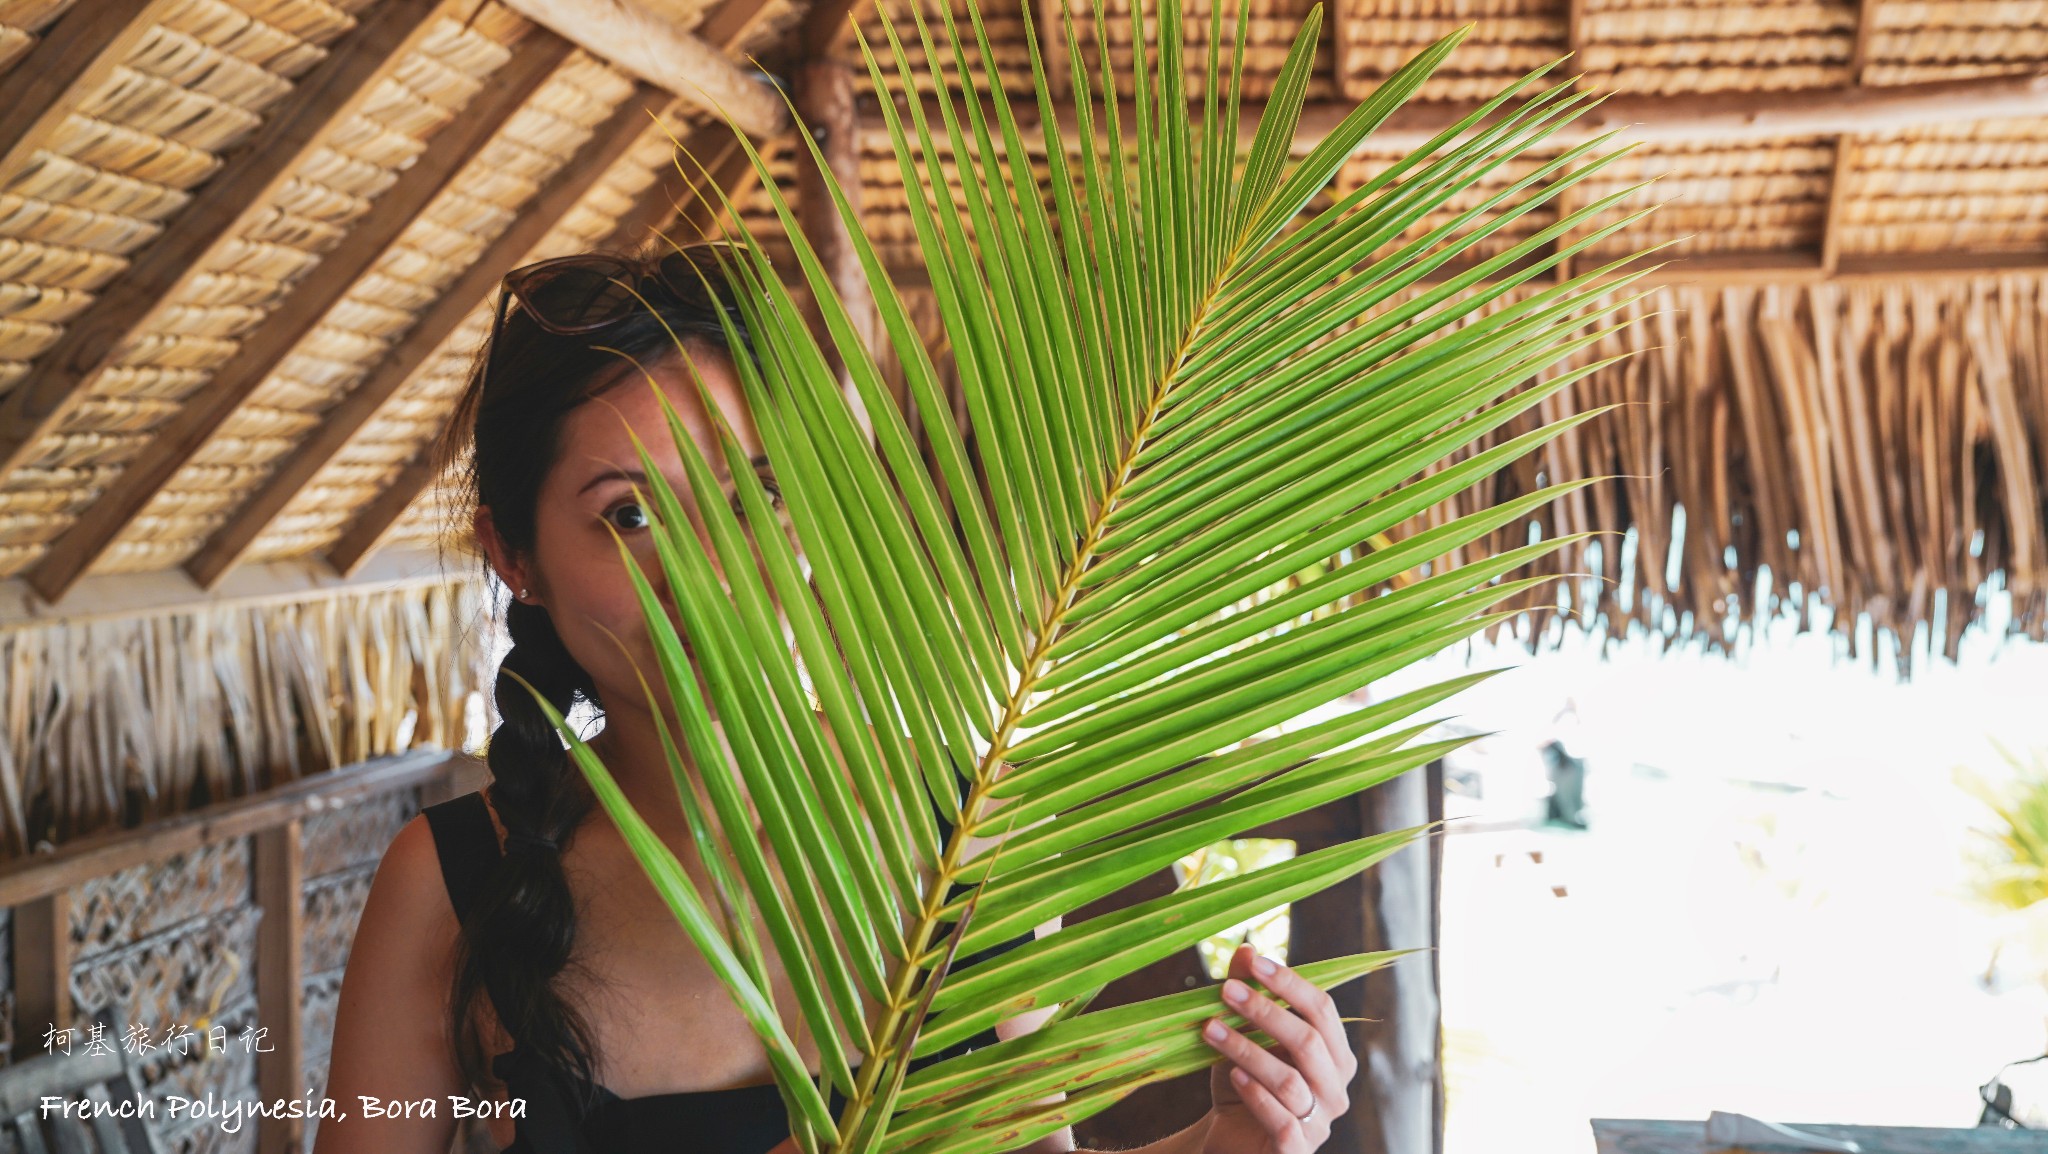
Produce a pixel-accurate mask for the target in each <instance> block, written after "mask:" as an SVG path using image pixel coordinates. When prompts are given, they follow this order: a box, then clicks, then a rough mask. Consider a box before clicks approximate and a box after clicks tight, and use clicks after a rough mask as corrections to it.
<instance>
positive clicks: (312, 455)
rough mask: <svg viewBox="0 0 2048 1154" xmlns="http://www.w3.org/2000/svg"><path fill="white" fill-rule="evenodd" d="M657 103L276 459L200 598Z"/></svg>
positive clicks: (554, 187)
mask: <svg viewBox="0 0 2048 1154" xmlns="http://www.w3.org/2000/svg"><path fill="white" fill-rule="evenodd" d="M655 95H656V94H655V91H654V89H653V88H652V87H649V86H644V85H643V86H641V87H639V88H638V89H636V90H635V91H634V94H633V96H632V97H631V98H629V99H628V100H627V101H626V102H625V103H624V104H622V105H620V106H619V110H618V111H617V112H614V113H612V115H611V117H610V118H609V119H607V120H606V121H605V122H604V123H603V124H601V125H599V126H598V129H597V131H596V132H594V133H592V134H591V136H590V139H589V140H586V141H585V142H584V143H583V147H581V148H579V149H577V151H576V155H575V156H573V157H571V158H570V160H569V162H568V163H567V164H565V165H563V166H562V167H561V169H560V170H558V171H557V172H556V173H555V175H554V176H553V177H552V178H551V179H550V180H549V181H548V183H547V184H546V185H544V186H543V187H542V188H541V190H540V191H539V192H538V193H537V194H536V195H535V196H534V198H533V199H532V200H531V201H529V202H528V203H527V204H526V205H525V206H524V207H523V208H522V209H521V210H520V213H519V216H518V218H517V219H515V220H514V221H513V222H512V225H511V227H510V228H507V229H506V230H505V231H504V232H503V233H502V234H500V235H499V237H498V239H496V240H494V241H492V242H491V246H490V247H489V248H487V249H485V250H484V252H483V255H482V256H480V257H478V258H477V259H476V260H475V261H474V262H473V263H471V265H470V266H469V268H468V270H467V271H465V272H464V273H463V274H462V275H461V276H460V277H457V278H456V280H455V283H454V284H452V285H450V286H448V289H447V291H445V292H443V293H442V294H441V298H440V299H439V300H438V301H435V302H434V306H433V307H432V308H430V309H428V310H427V313H426V315H425V316H423V317H421V318H420V320H419V323H418V324H415V325H414V326H413V327H412V329H411V330H410V331H408V332H407V333H406V334H405V336H404V337H403V338H402V339H400V340H399V342H398V343H397V344H396V345H394V346H392V348H391V351H390V352H388V353H386V354H385V356H384V359H383V360H382V361H380V362H378V365H377V368H376V370H375V371H374V372H373V373H371V374H370V377H369V379H368V380H365V381H364V382H363V383H362V384H360V385H358V386H356V387H355V388H354V389H352V390H350V391H349V394H348V395H347V396H346V397H343V398H342V400H341V403H340V404H337V405H336V406H334V407H333V408H332V409H329V410H328V411H327V412H325V413H323V414H322V415H321V418H320V424H319V425H317V426H316V427H315V428H314V429H313V431H312V435H311V436H309V437H308V438H307V439H306V440H305V441H304V442H303V443H302V444H300V445H299V446H298V447H297V448H296V449H294V450H293V451H292V452H291V453H290V454H289V455H287V456H286V457H285V458H284V459H283V461H282V462H281V463H280V464H279V465H278V467H277V469H276V471H274V472H272V473H271V475H270V477H269V478H268V479H267V480H265V481H264V483H263V487H262V488H261V489H259V490H257V492H256V493H255V494H254V495H253V496H252V497H250V498H249V499H248V500H246V501H244V502H243V503H242V505H241V507H240V508H239V509H237V510H236V511H235V514H234V516H233V517H230V518H229V519H228V521H227V523H226V524H224V525H222V526H221V527H220V528H219V529H218V530H216V531H215V532H214V534H213V536H212V537H210V538H208V539H207V542H206V544H205V545H203V546H201V547H200V549H199V551H198V552H197V553H195V554H193V556H192V559H191V560H190V561H188V562H186V564H185V570H186V572H188V573H190V574H191V575H192V579H193V580H194V581H197V582H198V583H199V584H200V585H201V586H202V587H204V588H207V589H211V588H213V587H214V586H216V585H218V584H219V583H220V579H221V578H222V577H223V576H225V575H226V573H227V572H228V570H229V569H231V568H232V567H234V565H235V564H236V563H238V562H239V561H240V560H241V559H242V557H243V556H244V555H246V554H247V553H248V551H249V547H250V546H252V545H254V544H255V543H256V541H257V539H258V538H259V537H261V536H262V535H263V532H264V530H266V529H268V528H269V527H270V525H271V523H272V522H273V521H275V520H277V516H278V514H280V513H282V512H284V510H285V507H286V506H288V505H290V504H291V501H292V498H294V497H296V496H298V494H299V491H300V490H302V489H304V488H305V487H306V486H307V485H308V484H311V483H312V480H313V478H314V477H316V476H318V475H319V473H320V471H321V470H322V469H324V468H326V467H327V464H328V462H330V461H332V460H333V459H334V457H335V455H336V454H338V453H340V452H341V450H342V448H343V447H345V446H346V445H347V444H348V442H349V441H350V440H351V439H352V438H354V436H355V434H356V433H357V432H358V431H359V430H361V429H362V427H363V426H364V425H365V424H368V423H369V421H370V419H371V418H372V417H374V416H376V414H377V412H378V410H380V409H382V408H383V407H384V403H385V402H386V401H389V400H390V399H391V398H392V397H393V396H395V395H396V394H397V392H398V390H399V389H400V388H402V387H404V385H405V382H407V381H409V380H411V379H412V376H413V374H414V373H415V372H417V371H419V367H420V366H421V365H423V364H425V363H426V362H427V360H428V358H430V357H432V356H433V355H434V353H435V352H436V351H438V350H439V349H440V347H441V345H442V342H444V341H446V340H447V339H448V334H450V333H452V332H454V331H455V330H456V328H457V327H458V326H460V325H461V324H462V322H463V321H464V320H466V319H468V318H469V316H470V315H471V314H472V313H474V312H476V310H477V309H479V308H481V307H483V306H484V305H485V304H487V303H488V302H489V301H490V299H491V293H492V292H493V290H495V289H496V288H497V287H498V282H499V280H500V279H501V278H503V277H504V275H505V273H506V271H507V270H509V269H512V268H514V267H516V266H517V265H518V264H519V263H520V262H521V260H523V259H524V258H525V256H526V254H527V253H529V252H531V251H532V250H533V247H534V246H535V245H537V244H539V243H540V242H541V240H542V239H543V238H544V237H546V236H547V234H548V233H549V232H550V231H552V230H553V229H554V227H555V225H557V224H558V223H560V222H561V220H562V218H563V217H564V216H567V215H568V214H569V212H570V211H571V210H572V209H574V208H575V207H576V206H577V205H578V204H580V203H582V200H583V198H584V196H585V195H587V194H588V193H589V192H590V190H591V188H592V187H594V186H595V185H596V184H597V182H598V181H599V180H601V179H602V178H603V177H604V174H605V172H606V171H608V170H609V169H610V168H611V166H612V165H613V164H615V163H617V161H618V160H619V159H620V158H621V157H623V156H624V155H625V154H626V151H627V150H628V149H630V148H632V146H633V144H634V143H635V142H636V141H638V140H639V139H640V137H641V134H642V133H644V132H646V131H647V128H648V119H647V112H646V110H645V108H644V107H643V105H644V102H646V101H647V100H650V99H654V98H655ZM718 131H720V132H721V133H723V134H724V135H725V136H726V137H727V138H728V139H730V138H731V136H732V133H731V130H729V129H727V128H725V127H724V126H722V125H721V126H719V129H718Z"/></svg>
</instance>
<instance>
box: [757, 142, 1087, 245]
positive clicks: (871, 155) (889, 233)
mask: <svg viewBox="0 0 2048 1154" xmlns="http://www.w3.org/2000/svg"><path fill="white" fill-rule="evenodd" d="M938 144H939V149H938V159H939V168H940V171H941V172H942V173H943V174H944V176H945V182H946V190H947V193H948V195H950V196H951V198H952V203H953V204H956V205H958V206H960V209H959V211H960V214H961V220H962V223H963V225H965V226H966V227H967V229H968V231H969V234H970V235H972V232H973V226H972V224H971V222H969V221H968V220H967V208H966V204H967V202H966V201H965V200H964V199H963V195H962V193H961V191H960V189H961V184H960V161H959V159H958V158H956V157H955V156H954V155H953V151H952V149H951V147H950V146H948V145H947V144H946V143H945V142H944V141H943V140H941V141H939V142H938ZM912 147H913V148H915V147H916V145H915V144H913V145H912ZM920 157H921V154H920ZM920 162H921V160H920ZM806 163H808V162H806ZM967 164H968V167H969V169H970V170H971V171H972V172H974V173H975V175H976V177H977V179H979V176H980V173H981V172H982V171H984V170H983V169H982V168H981V160H980V155H979V150H974V149H971V150H970V152H969V154H968V159H967ZM770 171H772V172H774V173H775V177H776V185H777V187H778V188H780V189H781V191H782V195H783V196H784V197H785V198H786V199H787V200H789V202H790V203H791V205H792V206H793V205H795V203H796V202H797V199H798V197H797V190H796V171H797V170H796V158H795V155H794V152H793V151H791V150H784V151H783V152H782V153H780V154H779V155H777V156H775V157H773V158H772V161H771V164H770ZM1030 171H1031V175H1032V180H1033V187H1037V188H1048V187H1049V186H1048V183H1047V182H1048V178H1049V176H1050V171H1051V170H1050V169H1049V168H1048V167H1047V164H1046V159H1045V154H1044V153H1043V152H1040V151H1037V150H1036V149H1034V150H1033V151H1032V153H1031V168H1030ZM1069 171H1070V172H1071V173H1072V174H1073V175H1074V177H1075V178H1076V179H1075V185H1074V193H1075V197H1076V199H1077V200H1080V199H1082V198H1083V197H1085V190H1084V189H1083V188H1082V186H1081V183H1080V180H1079V177H1080V173H1079V172H1078V171H1077V170H1076V169H1075V167H1074V166H1073V165H1070V166H1069ZM859 173H860V182H861V205H860V208H861V220H862V222H863V224H864V226H865V231H866V233H867V235H868V238H869V239H870V240H872V241H873V242H874V244H875V248H876V250H877V251H878V252H879V253H880V255H881V257H882V260H883V262H884V263H886V264H889V265H892V266H908V267H912V268H917V267H922V265H923V257H922V253H921V251H920V250H919V248H918V244H917V230H916V227H915V226H914V224H913V223H912V219H911V215H910V205H909V202H908V201H907V200H905V198H904V188H903V180H902V177H901V170H900V169H899V168H898V167H897V163H896V150H895V149H894V147H892V146H891V144H890V142H889V137H888V135H887V134H886V133H882V132H867V133H863V134H862V135H861V141H860V167H859ZM1006 183H1007V182H1006ZM1010 187H1012V188H1015V187H1021V186H1019V185H1010ZM919 188H920V190H921V191H923V192H924V193H925V195H926V198H927V202H928V203H929V202H930V199H931V196H932V190H931V189H930V187H929V186H928V185H923V184H920V186H919ZM1043 203H1044V205H1045V210H1046V213H1047V215H1048V217H1050V216H1051V215H1052V214H1053V213H1054V212H1055V211H1056V209H1055V205H1054V203H1053V197H1052V195H1051V193H1050V192H1048V193H1047V194H1046V195H1045V197H1044V201H1043ZM1084 203H1085V201H1084ZM933 211H937V209H936V208H934V209H933ZM741 216H742V218H743V219H744V220H745V221H746V222H747V228H748V229H749V230H750V231H751V232H752V233H753V234H754V237H755V239H757V240H759V241H760V242H761V245H762V247H763V248H765V249H767V250H769V252H770V253H771V254H773V255H775V256H778V257H779V256H780V254H781V253H783V252H786V251H788V247H789V245H788V242H787V241H786V240H785V239H784V237H783V229H782V224H781V222H780V221H779V220H778V219H777V218H776V216H775V211H774V208H773V206H772V205H770V204H769V203H768V201H767V198H766V197H765V196H761V195H757V196H755V197H754V198H753V199H752V200H751V201H749V202H748V205H747V208H746V210H745V211H744V212H743V213H742V214H741ZM792 259H793V258H792Z"/></svg>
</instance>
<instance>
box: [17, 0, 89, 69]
mask: <svg viewBox="0 0 2048 1154" xmlns="http://www.w3.org/2000/svg"><path fill="white" fill-rule="evenodd" d="M75 3H77V0H8V2H7V3H4V4H0V76H5V75H6V74H7V73H8V72H9V71H11V70H12V69H13V68H14V66H15V65H17V64H19V63H21V61H22V60H23V59H24V58H26V57H27V56H28V54H29V53H30V52H32V51H33V50H34V49H35V46H36V45H37V44H39V43H41V42H42V38H43V34H44V33H45V32H46V31H48V29H49V27H50V25H51V24H54V23H55V22H56V20H57V18H58V17H59V16H62V15H63V14H64V13H65V11H66V10H68V9H69V8H70V7H71V6H72V5H73V4H75Z"/></svg>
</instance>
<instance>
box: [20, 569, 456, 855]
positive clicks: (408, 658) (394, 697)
mask: <svg viewBox="0 0 2048 1154" xmlns="http://www.w3.org/2000/svg"><path fill="white" fill-rule="evenodd" d="M483 614H484V606H483V604H482V600H481V592H480V590H479V589H478V587H477V585H476V584H475V583H474V582H455V583H447V584H438V583H437V584H417V585H409V586H404V587H400V588H398V589H387V590H379V591H375V592H357V591H338V592H335V593H331V594H328V595H326V596H319V597H315V598H313V599H309V600H297V601H291V602H264V603H256V604H249V603H244V604H228V605H222V606H208V607H203V608H199V609H188V610H183V611H175V612H164V613H158V614H153V615H149V616H142V617H125V618H113V619H85V620H70V621H58V622H53V623H49V624H36V625H32V626H27V627H22V628H14V629H6V630H0V686H4V687H5V688H4V690H0V856H13V855H16V854H20V853H23V852H27V851H29V850H32V849H34V847H35V846H36V845H37V844H38V843H41V842H45V841H48V842H53V843H55V842H62V841H65V840H68V839H70V838H74V837H77V836H79V835H82V834H86V833H90V832H93V831H95V830H99V829H104V828H108V827H114V826H121V825H128V824H134V823H138V822H141V821H147V820H151V819H155V818H161V817H164V816H166V815H168V814H172V813H177V812H180V811H182V810H186V809H191V808H194V807H196V806H199V805H204V804H208V803H211V802H217V801H220V800H223V799H225V798H228V797H235V796H240V795H244V794H248V793H251V792H253V791H256V790H259V789H263V788H266V787H269V786H272V785H276V784H279V783H282V782H285V781H289V780H292V779H295V778H298V777H302V776H304V775H306V774H309V773H317V772H320V771H322V770H329V769H334V768H336V767H338V766H342V765H348V764H351V763H353V762H357V761H362V760H364V759H366V758H371V757H377V756H381V755H384V754H389V753H396V752H399V751H401V750H404V749H408V748H412V747H414V746H418V745H440V746H457V745H460V744H462V742H463V740H464V737H465V717H466V714H467V710H468V709H469V707H470V698H471V696H472V695H473V694H475V693H476V692H477V689H478V686H479V685H480V684H482V682H481V678H482V677H483V676H484V674H485V672H486V671H485V670H483V669H482V668H481V665H480V662H481V658H482V655H483V652H484V648H485V642H486V638H485V636H484V634H483V631H482V630H483V627H482V626H481V624H479V623H480V622H481V621H483V619H484V615H483Z"/></svg>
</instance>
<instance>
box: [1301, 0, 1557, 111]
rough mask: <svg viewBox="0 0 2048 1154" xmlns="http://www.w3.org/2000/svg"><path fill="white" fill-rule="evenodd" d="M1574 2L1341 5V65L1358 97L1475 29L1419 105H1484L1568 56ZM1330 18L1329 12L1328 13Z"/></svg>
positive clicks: (1446, 0) (1365, 0)
mask: <svg viewBox="0 0 2048 1154" xmlns="http://www.w3.org/2000/svg"><path fill="white" fill-rule="evenodd" d="M1565 7H1566V0H1361V2H1355V3H1349V4H1345V5H1342V6H1340V7H1339V9H1338V13H1339V14H1338V15H1337V17H1336V18H1337V19H1340V20H1342V21H1344V23H1345V27H1344V30H1343V35H1342V37H1341V38H1340V39H1339V41H1338V42H1339V43H1341V44H1343V45H1344V48H1343V50H1342V52H1341V53H1340V54H1339V56H1338V58H1337V59H1336V61H1335V66H1336V67H1337V68H1338V69H1339V70H1340V74H1341V75H1342V76H1343V78H1344V85H1345V90H1346V95H1347V96H1351V97H1353V98H1356V97H1360V96H1363V95H1364V94H1365V93H1367V92H1369V91H1371V89H1372V87H1373V86H1374V85H1375V84H1378V83H1379V82H1380V81H1381V80H1383V79H1385V78H1386V77H1387V76H1388V75H1390V74H1392V73H1393V72H1394V70H1395V69H1397V68H1399V67H1401V65H1403V64H1406V63H1407V62H1408V60H1409V59H1410V58H1411V57H1413V56H1414V55H1415V54H1416V53H1417V52H1420V51H1422V50H1423V49H1424V48H1427V47H1429V46H1430V45H1431V44H1434V43H1436V42H1437V41H1438V40H1441V39H1443V38H1444V37H1446V36H1449V35H1450V34H1451V33H1453V32H1456V31H1457V30H1458V29H1459V28H1462V27H1464V26H1465V25H1467V24H1470V25H1472V26H1473V28H1472V32H1471V35H1470V36H1468V37H1467V38H1466V40H1465V43H1464V44H1463V45H1462V46H1460V48H1459V49H1458V51H1457V52H1456V53H1455V54H1453V56H1452V57H1451V59H1449V60H1448V61H1445V63H1444V66H1443V68H1441V69H1439V70H1438V71H1437V73H1436V75H1434V76H1432V77H1431V78H1430V79H1429V81H1428V83H1426V84H1424V85H1423V86H1422V91H1421V93H1420V94H1419V95H1418V96H1417V99H1419V100H1483V99H1485V98H1487V97H1489V96H1492V95H1493V94H1494V93H1496V92H1498V91H1500V90H1501V89H1502V88H1504V87H1506V86H1507V84H1508V83H1509V82H1510V81H1512V80H1514V79H1515V78H1517V77H1519V76H1522V75H1523V74H1525V73H1527V72H1529V71H1531V70H1532V69H1535V68H1539V67H1541V66H1543V65H1544V64H1547V63H1549V62H1550V61H1552V60H1555V59H1557V58H1558V57H1560V56H1563V55H1564V54H1565ZM1324 11H1325V18H1326V19H1327V18H1328V13H1329V11H1330V9H1329V8H1327V7H1326V8H1325V9H1324Z"/></svg>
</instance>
